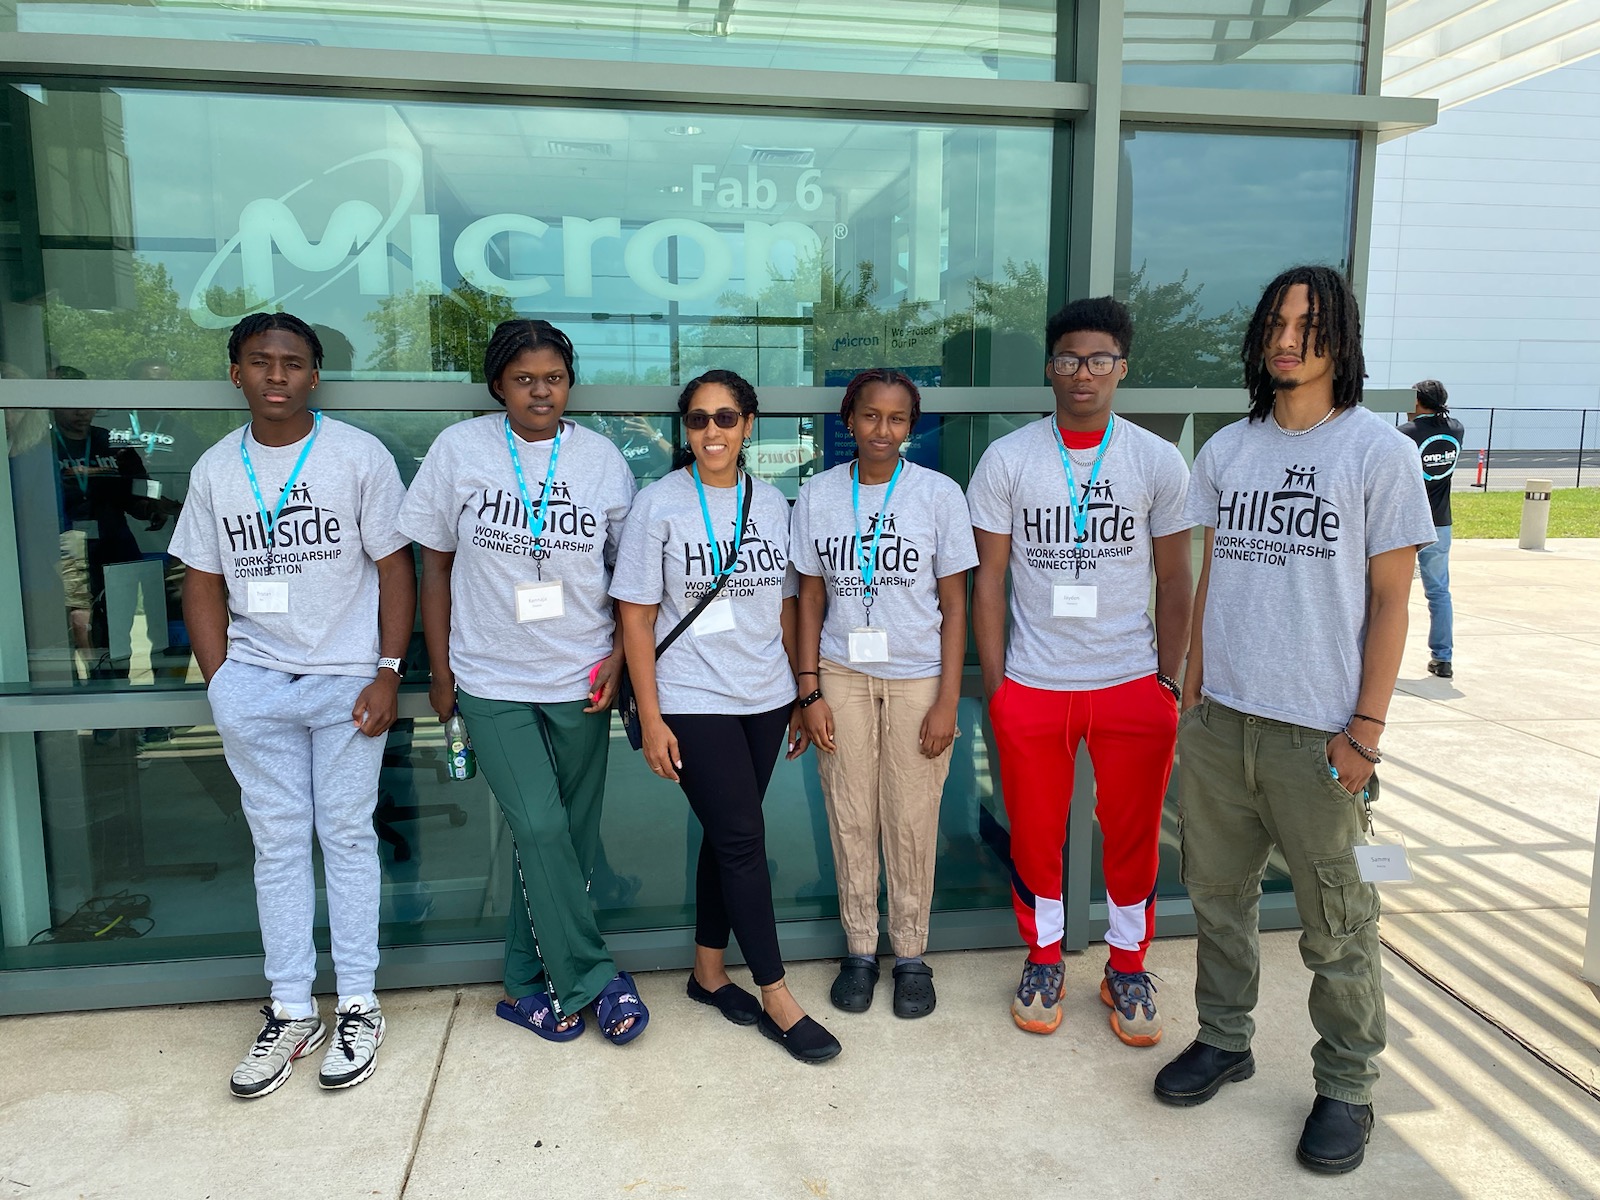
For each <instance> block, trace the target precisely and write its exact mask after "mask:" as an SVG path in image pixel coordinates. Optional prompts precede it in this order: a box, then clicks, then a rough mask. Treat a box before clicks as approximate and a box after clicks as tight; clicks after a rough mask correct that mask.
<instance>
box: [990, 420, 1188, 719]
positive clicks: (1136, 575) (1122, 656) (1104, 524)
mask: <svg viewBox="0 0 1600 1200" xmlns="http://www.w3.org/2000/svg"><path fill="white" fill-rule="evenodd" d="M1053 420H1054V418H1053V417H1046V418H1045V419H1044V420H1042V421H1035V422H1033V423H1032V424H1031V425H1024V426H1023V427H1022V428H1021V429H1018V430H1016V431H1015V432H1013V433H1008V434H1006V436H1005V437H1003V438H1000V439H999V440H997V441H995V442H994V443H993V444H991V445H990V447H989V448H988V449H987V450H985V451H984V453H983V457H982V458H981V459H979V460H978V467H977V470H975V471H974V472H973V473H972V483H971V485H970V486H969V487H968V488H967V504H968V506H969V507H970V509H971V512H972V524H973V525H974V526H975V527H976V528H978V529H982V530H984V531H986V532H988V533H1008V534H1010V535H1011V640H1010V643H1009V645H1007V647H1006V676H1007V677H1008V678H1010V679H1015V680H1016V681H1017V682H1018V683H1021V684H1023V685H1025V686H1027V687H1033V688H1041V689H1044V690H1047V691H1058V692H1082V691H1094V690H1098V689H1100V688H1108V687H1115V686H1116V685H1117V684H1121V683H1128V682H1129V681H1131V680H1134V679H1139V678H1142V677H1143V676H1146V675H1151V674H1153V673H1154V672H1155V669H1156V635H1155V626H1154V624H1153V623H1152V622H1151V620H1150V615H1149V607H1150V582H1151V571H1152V564H1153V555H1152V548H1151V544H1150V539H1151V538H1154V537H1166V536H1168V535H1169V534H1174V533H1181V532H1182V531H1183V530H1185V529H1189V528H1192V527H1193V525H1194V522H1193V521H1192V520H1188V519H1186V518H1185V517H1184V515H1183V498H1184V491H1185V488H1186V487H1187V485H1188V481H1189V472H1188V468H1187V467H1185V466H1184V463H1183V455H1182V454H1181V453H1180V452H1179V451H1178V448H1177V447H1176V446H1174V445H1173V444H1172V443H1171V442H1169V441H1167V440H1166V439H1165V438H1161V437H1158V436H1156V435H1155V434H1153V433H1151V432H1150V431H1149V430H1147V429H1141V428H1140V427H1139V426H1137V425H1135V424H1134V423H1133V422H1132V421H1128V420H1124V419H1121V418H1118V419H1117V420H1116V422H1115V424H1114V426H1113V428H1112V431H1111V443H1110V445H1108V446H1107V447H1106V454H1105V459H1104V461H1103V462H1102V463H1101V465H1100V475H1099V477H1098V478H1097V479H1096V480H1095V486H1094V490H1093V493H1092V494H1090V495H1089V509H1088V518H1089V519H1088V523H1087V525H1086V527H1085V529H1084V537H1083V540H1082V542H1081V543H1080V542H1077V541H1076V535H1075V530H1074V528H1073V519H1072V505H1071V503H1070V501H1069V499H1068V495H1067V477H1066V473H1065V472H1064V471H1063V470H1062V466H1061V452H1060V451H1059V450H1058V449H1057V448H1056V439H1055V435H1054V434H1053V433H1052V432H1051V423H1052V421H1053ZM1070 453H1071V455H1072V463H1073V467H1072V469H1073V473H1074V476H1075V478H1076V480H1077V484H1078V488H1079V495H1080V496H1082V495H1084V494H1086V493H1088V489H1089V476H1090V473H1091V471H1092V469H1093V464H1094V459H1095V453H1096V451H1095V450H1094V449H1088V450H1072V451H1070ZM1078 563H1081V564H1082V570H1081V571H1075V570H1074V566H1075V565H1076V564H1078ZM1058 584H1080V585H1089V586H1092V587H1093V588H1094V589H1095V599H1096V606H1097V607H1096V613H1095V615H1094V616H1093V617H1058V616H1056V615H1055V603H1054V602H1055V588H1056V585H1058Z"/></svg>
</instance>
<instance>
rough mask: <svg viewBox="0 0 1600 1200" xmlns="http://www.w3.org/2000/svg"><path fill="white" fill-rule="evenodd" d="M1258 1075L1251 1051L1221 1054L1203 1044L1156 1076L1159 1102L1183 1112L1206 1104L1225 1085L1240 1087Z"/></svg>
mask: <svg viewBox="0 0 1600 1200" xmlns="http://www.w3.org/2000/svg"><path fill="white" fill-rule="evenodd" d="M1255 1073H1256V1056H1255V1055H1254V1054H1252V1053H1250V1051H1248V1050H1219V1049H1218V1048H1217V1047H1215V1046H1208V1045H1206V1044H1205V1043H1204V1042H1190V1043H1189V1045H1188V1047H1187V1049H1185V1050H1184V1052H1183V1053H1182V1054H1180V1055H1178V1057H1177V1058H1175V1059H1173V1060H1172V1061H1171V1062H1169V1063H1168V1064H1167V1065H1166V1066H1164V1067H1162V1068H1161V1070H1160V1071H1159V1072H1157V1074H1156V1099H1157V1100H1161V1101H1164V1102H1165V1103H1167V1104H1176V1105H1178V1106H1179V1107H1181V1108H1192V1107H1193V1106H1194V1105H1196V1104H1204V1103H1205V1102H1206V1101H1207V1100H1209V1099H1211V1097H1213V1096H1215V1095H1216V1094H1217V1090H1218V1089H1219V1088H1221V1087H1222V1085H1223V1084H1225V1083H1240V1082H1243V1081H1244V1080H1246V1079H1249V1078H1250V1076H1252V1075H1254V1074H1255Z"/></svg>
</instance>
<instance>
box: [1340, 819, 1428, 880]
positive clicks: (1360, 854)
mask: <svg viewBox="0 0 1600 1200" xmlns="http://www.w3.org/2000/svg"><path fill="white" fill-rule="evenodd" d="M1355 854H1356V869H1357V870H1358V871H1360V872H1361V881H1362V882H1363V883H1413V882H1415V880H1414V879H1413V878H1412V875H1411V859H1410V857H1409V856H1408V855H1407V854H1406V839H1405V837H1404V836H1403V835H1402V834H1399V833H1397V832H1395V831H1394V830H1390V829H1378V828H1377V827H1376V826H1374V827H1373V829H1372V833H1371V838H1370V840H1369V841H1368V842H1367V844H1366V845H1364V846H1357V847H1356V848H1355Z"/></svg>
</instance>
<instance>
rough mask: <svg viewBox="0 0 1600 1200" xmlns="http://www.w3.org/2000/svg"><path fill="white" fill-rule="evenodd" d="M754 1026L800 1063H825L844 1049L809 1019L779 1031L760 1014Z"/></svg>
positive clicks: (829, 1034)
mask: <svg viewBox="0 0 1600 1200" xmlns="http://www.w3.org/2000/svg"><path fill="white" fill-rule="evenodd" d="M756 1024H757V1025H758V1026H759V1027H760V1029H761V1032H762V1034H763V1035H764V1036H766V1037H769V1038H771V1039H772V1040H773V1041H775V1042H777V1043H778V1045H780V1046H782V1047H783V1048H784V1049H785V1050H787V1051H788V1052H789V1053H790V1054H791V1055H793V1056H794V1057H795V1058H798V1059H799V1060H800V1061H801V1062H808V1063H822V1062H827V1061H828V1060H829V1059H830V1058H837V1057H838V1056H839V1051H840V1050H842V1049H844V1047H843V1046H841V1045H839V1039H838V1038H836V1037H834V1036H833V1034H831V1033H829V1032H828V1031H827V1030H826V1029H824V1028H823V1027H822V1026H821V1025H818V1024H817V1023H816V1022H815V1021H813V1020H812V1019H811V1018H810V1017H801V1018H800V1019H799V1020H798V1021H796V1022H795V1023H794V1024H793V1025H791V1026H789V1028H788V1029H787V1030H784V1029H779V1028H778V1023H777V1022H776V1021H774V1020H773V1019H772V1018H771V1017H769V1016H767V1014H766V1013H762V1014H761V1016H760V1017H759V1018H758V1019H757V1021H756Z"/></svg>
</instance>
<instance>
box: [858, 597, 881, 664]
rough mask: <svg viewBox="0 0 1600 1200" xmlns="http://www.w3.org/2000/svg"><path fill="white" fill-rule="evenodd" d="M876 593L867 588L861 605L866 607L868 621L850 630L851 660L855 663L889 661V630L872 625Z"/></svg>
mask: <svg viewBox="0 0 1600 1200" xmlns="http://www.w3.org/2000/svg"><path fill="white" fill-rule="evenodd" d="M874 598H875V597H874V593H873V590H872V589H871V588H867V589H866V590H865V591H864V592H863V594H862V596H861V607H862V608H864V609H866V612H867V623H866V624H865V625H858V626H857V627H856V628H854V629H852V630H851V631H850V661H851V662H853V663H886V662H888V661H889V631H888V630H887V629H874V628H873V626H872V602H873V600H874Z"/></svg>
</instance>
